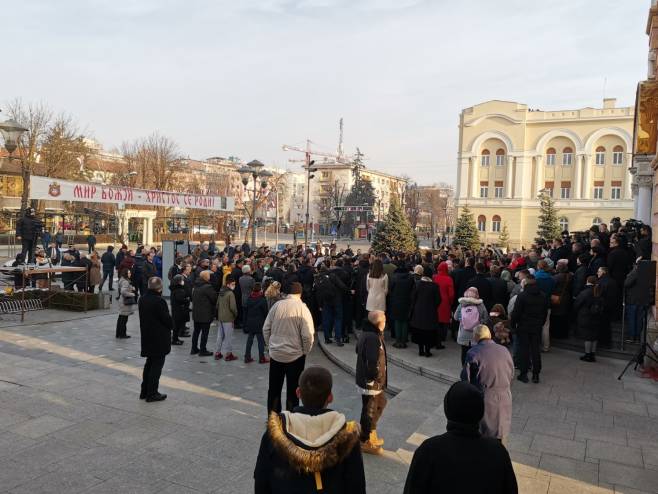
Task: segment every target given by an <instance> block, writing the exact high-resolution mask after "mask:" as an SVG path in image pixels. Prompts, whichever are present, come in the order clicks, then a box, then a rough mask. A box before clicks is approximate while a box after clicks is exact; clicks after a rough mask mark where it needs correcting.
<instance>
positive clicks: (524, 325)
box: [512, 285, 548, 334]
mask: <svg viewBox="0 0 658 494" xmlns="http://www.w3.org/2000/svg"><path fill="white" fill-rule="evenodd" d="M547 314H548V299H547V298H546V295H544V292H542V291H541V290H539V287H538V286H537V285H528V286H526V287H525V288H524V290H523V291H522V292H521V293H519V295H518V296H517V297H516V303H515V304H514V310H513V311H512V328H513V329H515V330H516V331H517V332H519V333H539V334H540V333H541V329H542V326H543V325H544V322H546V316H547Z"/></svg>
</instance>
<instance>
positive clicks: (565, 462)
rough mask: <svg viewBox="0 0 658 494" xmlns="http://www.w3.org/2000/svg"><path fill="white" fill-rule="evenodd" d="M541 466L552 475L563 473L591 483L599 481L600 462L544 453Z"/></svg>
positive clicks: (564, 475)
mask: <svg viewBox="0 0 658 494" xmlns="http://www.w3.org/2000/svg"><path fill="white" fill-rule="evenodd" d="M539 468H540V469H541V470H543V471H545V472H548V473H550V474H551V475H553V474H556V475H561V476H563V477H568V478H570V479H575V480H579V481H582V482H586V483H589V484H594V485H596V484H598V482H599V465H598V464H592V463H587V462H582V461H577V460H572V459H569V458H564V457H562V456H555V455H550V454H542V455H541V460H540V462H539ZM551 483H552V481H551Z"/></svg>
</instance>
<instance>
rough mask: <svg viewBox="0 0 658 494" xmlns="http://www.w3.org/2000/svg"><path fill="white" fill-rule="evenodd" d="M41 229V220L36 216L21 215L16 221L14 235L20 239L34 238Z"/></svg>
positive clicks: (39, 233)
mask: <svg viewBox="0 0 658 494" xmlns="http://www.w3.org/2000/svg"><path fill="white" fill-rule="evenodd" d="M42 230H43V222H42V221H41V220H40V219H39V218H37V217H31V216H23V217H22V218H21V219H19V220H18V221H17V222H16V235H17V236H19V237H21V239H22V240H36V238H37V237H38V236H39V235H41V231H42Z"/></svg>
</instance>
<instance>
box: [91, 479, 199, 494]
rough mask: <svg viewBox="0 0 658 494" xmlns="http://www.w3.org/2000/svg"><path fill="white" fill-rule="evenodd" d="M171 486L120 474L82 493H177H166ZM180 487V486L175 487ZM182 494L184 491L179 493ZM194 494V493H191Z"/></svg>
mask: <svg viewBox="0 0 658 494" xmlns="http://www.w3.org/2000/svg"><path fill="white" fill-rule="evenodd" d="M171 486H173V484H169V483H166V482H162V481H160V482H156V481H154V482H146V483H141V482H137V481H135V480H134V479H131V478H127V477H123V476H121V474H119V475H117V476H115V477H113V478H111V479H108V480H105V481H103V482H101V483H100V484H96V485H95V486H93V487H92V488H91V489H88V490H86V491H84V493H85V494H117V493H120V494H155V493H157V492H171V493H172V494H173V492H178V491H167V490H166V488H168V487H171ZM175 487H180V486H175ZM181 492H184V491H181ZM192 492H196V491H192Z"/></svg>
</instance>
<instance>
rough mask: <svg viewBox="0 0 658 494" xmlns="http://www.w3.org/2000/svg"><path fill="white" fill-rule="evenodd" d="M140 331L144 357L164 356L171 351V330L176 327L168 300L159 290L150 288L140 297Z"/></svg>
mask: <svg viewBox="0 0 658 494" xmlns="http://www.w3.org/2000/svg"><path fill="white" fill-rule="evenodd" d="M138 307H139V333H140V335H141V345H142V353H141V355H142V357H162V356H164V355H168V354H169V352H170V351H171V330H172V328H173V327H174V324H173V321H172V320H171V316H170V315H169V308H168V307H167V302H165V299H163V298H162V296H161V295H160V294H159V293H158V292H154V291H153V290H148V291H147V292H146V295H144V296H142V297H139V302H138Z"/></svg>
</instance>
